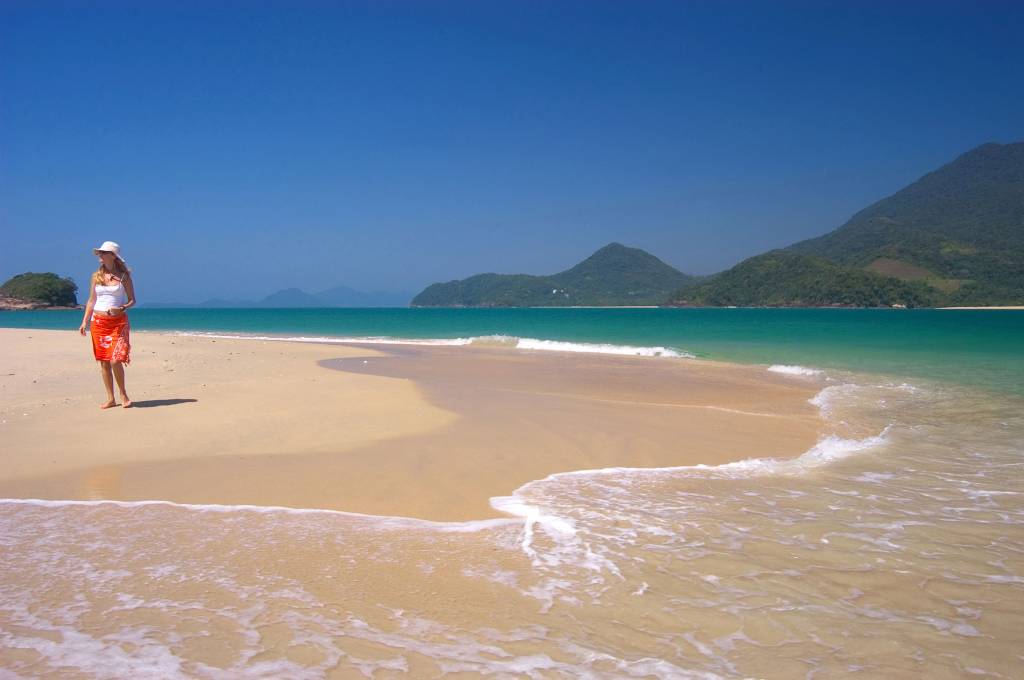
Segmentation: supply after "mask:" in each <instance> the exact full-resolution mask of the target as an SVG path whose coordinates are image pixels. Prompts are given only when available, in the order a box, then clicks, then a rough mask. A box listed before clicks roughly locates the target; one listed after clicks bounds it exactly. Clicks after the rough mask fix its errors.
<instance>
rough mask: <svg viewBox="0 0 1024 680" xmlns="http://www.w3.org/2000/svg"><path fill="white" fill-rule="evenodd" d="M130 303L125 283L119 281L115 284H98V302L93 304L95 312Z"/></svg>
mask: <svg viewBox="0 0 1024 680" xmlns="http://www.w3.org/2000/svg"><path fill="white" fill-rule="evenodd" d="M127 303H128V293H126V292H125V290H124V284H123V283H121V282H120V281H118V282H117V283H116V284H114V285H113V286H100V285H97V286H96V304H95V305H93V308H92V310H93V311H94V312H105V311H107V310H108V309H110V308H111V307H123V306H124V305H125V304H127Z"/></svg>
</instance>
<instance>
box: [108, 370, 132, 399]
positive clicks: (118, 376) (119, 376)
mask: <svg viewBox="0 0 1024 680" xmlns="http://www.w3.org/2000/svg"><path fill="white" fill-rule="evenodd" d="M110 367H111V368H112V369H114V380H116V381H117V389H118V391H119V392H120V393H121V406H123V407H124V408H130V407H131V405H132V400H131V399H129V398H128V393H127V392H126V391H125V389H124V364H122V363H121V362H120V361H111V362H110ZM111 398H113V396H111Z"/></svg>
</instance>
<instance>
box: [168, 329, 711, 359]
mask: <svg viewBox="0 0 1024 680" xmlns="http://www.w3.org/2000/svg"><path fill="white" fill-rule="evenodd" d="M175 335H182V336H188V337H199V338H217V339H225V340H264V341H267V340H276V341H280V342H307V343H317V344H324V343H327V344H360V345H423V346H432V345H433V346H443V347H461V346H466V345H472V346H475V347H507V348H510V349H522V350H536V351H547V352H577V353H583V354H616V355H621V356H640V357H672V358H678V359H693V358H695V355H694V354H691V353H690V352H686V351H684V350H680V349H673V348H671V347H660V346H654V347H643V346H635V345H614V344H609V343H593V342H568V341H564V340H543V339H540V338H521V337H517V336H514V335H500V334H499V335H475V336H471V337H467V338H396V337H389V336H369V337H357V336H350V337H336V336H271V335H242V334H226V333H203V332H195V331H180V332H178V333H175Z"/></svg>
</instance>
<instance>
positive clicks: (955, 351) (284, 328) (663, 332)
mask: <svg viewBox="0 0 1024 680" xmlns="http://www.w3.org/2000/svg"><path fill="white" fill-rule="evenodd" d="M80 321H81V312H79V311H76V310H71V311H35V312H0V327H13V328H51V329H52V328H62V329H67V330H69V331H71V330H76V329H77V328H78V324H79V322H80ZM131 324H132V328H133V329H134V330H156V331H215V332H220V333H232V334H261V335H263V334H265V335H274V336H305V337H321V338H323V337H329V338H348V339H359V340H366V339H367V338H377V339H380V338H385V339H388V338H389V339H406V340H408V339H416V340H419V341H424V340H427V341H434V342H437V341H448V342H452V341H455V342H460V341H468V340H470V339H480V340H481V341H483V342H493V341H494V339H495V337H497V338H502V339H504V341H505V343H506V344H507V343H508V341H509V340H513V341H521V343H522V344H521V347H528V346H533V347H535V348H536V347H537V345H538V344H540V345H544V344H547V346H548V348H554V349H567V348H573V347H578V346H579V345H580V344H587V345H590V348H589V349H593V348H594V346H595V345H596V346H604V347H605V348H609V349H612V350H613V351H616V350H619V349H621V347H618V346H627V347H634V348H641V352H645V351H647V352H650V351H656V350H658V349H660V350H661V351H662V352H663V353H676V354H681V355H684V356H686V355H696V356H699V357H702V358H710V359H718V360H723V361H735V362H741V363H755V364H800V365H805V366H815V367H819V368H833V369H842V370H853V371H862V372H873V373H887V374H893V375H906V376H913V377H917V378H925V379H929V380H942V381H949V382H956V383H960V384H965V385H974V386H978V387H983V388H985V389H991V390H998V391H1003V392H1014V393H1016V394H1019V395H1024V358H1022V357H1024V311H1008V310H936V309H913V310H907V309H903V310H894V309H668V308H658V309H582V308H581V309H565V308H562V309H543V308H530V309H457V308H456V309H404V308H395V309H145V308H143V309H133V310H132V312H131ZM551 343H562V344H561V345H560V346H558V347H552V346H551ZM566 344H568V347H567V346H566ZM609 346H611V347H609Z"/></svg>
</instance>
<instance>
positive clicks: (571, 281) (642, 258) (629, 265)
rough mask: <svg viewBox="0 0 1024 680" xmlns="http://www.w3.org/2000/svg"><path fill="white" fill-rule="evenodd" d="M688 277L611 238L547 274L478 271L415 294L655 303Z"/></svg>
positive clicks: (431, 298) (502, 302)
mask: <svg viewBox="0 0 1024 680" xmlns="http://www.w3.org/2000/svg"><path fill="white" fill-rule="evenodd" d="M692 280H693V278H692V277H690V276H687V275H686V274H683V273H682V272H680V271H678V270H677V269H675V268H673V267H671V266H669V265H667V264H665V263H664V262H662V261H661V260H659V259H658V258H656V257H654V256H653V255H651V254H650V253H647V252H645V251H643V250H640V249H639V248H627V247H626V246H624V245H621V244H619V243H611V244H609V245H607V246H605V247H604V248H601V249H600V250H598V251H597V252H596V253H594V254H593V255H591V256H590V257H588V258H587V259H586V260H584V261H583V262H580V263H579V264H577V265H576V266H575V267H573V268H572V269H567V270H566V271H564V272H560V273H558V274H552V275H550V276H531V275H529V274H478V275H476V276H471V277H469V278H468V279H462V280H458V281H449V282H447V283H435V284H433V285H431V286H428V287H427V288H426V289H425V290H424V291H423V292H421V293H420V294H419V295H417V296H416V297H415V298H414V299H413V301H412V305H413V306H414V307H544V306H561V307H566V306H574V305H656V304H661V303H663V302H664V301H665V300H666V299H667V298H668V296H669V295H670V294H671V293H672V291H675V290H678V289H679V288H680V287H682V286H684V285H686V284H688V283H690V282H691V281H692Z"/></svg>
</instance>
